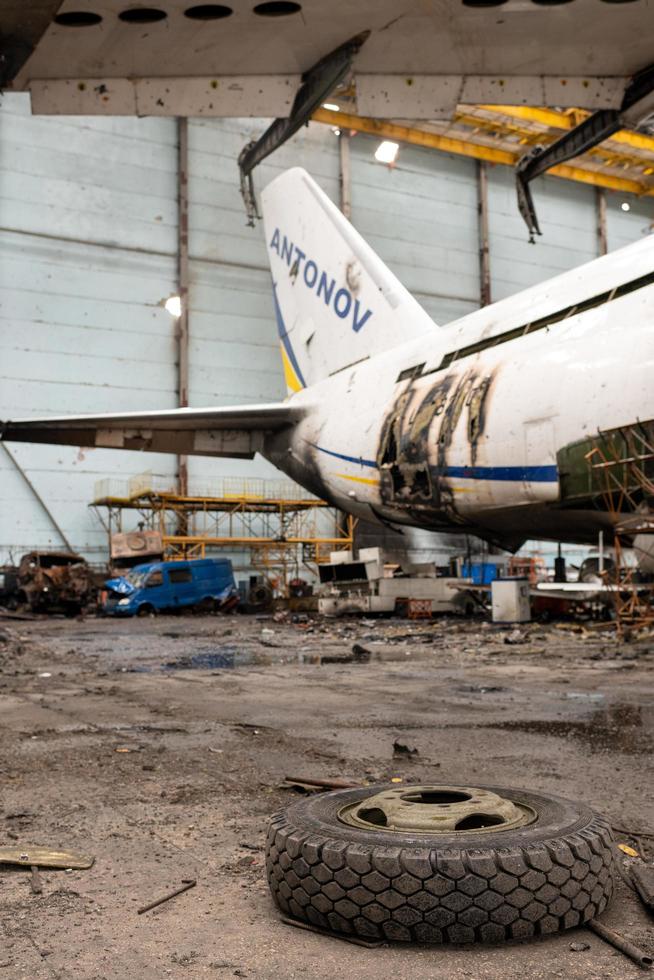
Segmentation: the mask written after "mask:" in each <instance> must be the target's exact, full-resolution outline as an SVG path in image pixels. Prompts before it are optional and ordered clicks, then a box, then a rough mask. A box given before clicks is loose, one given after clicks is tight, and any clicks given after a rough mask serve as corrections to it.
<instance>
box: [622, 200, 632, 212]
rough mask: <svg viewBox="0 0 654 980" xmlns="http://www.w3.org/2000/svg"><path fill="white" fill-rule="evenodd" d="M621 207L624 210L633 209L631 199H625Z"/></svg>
mask: <svg viewBox="0 0 654 980" xmlns="http://www.w3.org/2000/svg"><path fill="white" fill-rule="evenodd" d="M620 207H621V208H622V210H623V211H631V204H629V201H623V202H622V204H621V205H620Z"/></svg>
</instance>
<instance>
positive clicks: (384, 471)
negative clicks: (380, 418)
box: [377, 368, 497, 529]
mask: <svg viewBox="0 0 654 980" xmlns="http://www.w3.org/2000/svg"><path fill="white" fill-rule="evenodd" d="M496 374H497V370H495V371H494V372H493V374H491V375H484V374H481V373H480V372H479V371H478V370H476V369H475V368H472V369H469V370H467V371H464V372H462V373H459V374H457V373H455V372H450V373H448V374H447V375H445V376H443V377H439V378H438V380H436V381H433V380H431V381H430V379H429V377H427V378H424V377H423V378H412V379H409V380H408V382H407V384H406V387H405V388H404V389H403V390H402V391H401V392H400V393H399V395H398V396H397V398H396V399H395V401H394V403H393V405H392V406H391V409H390V411H389V412H388V414H387V415H386V417H385V419H384V422H383V424H382V429H381V437H380V440H379V447H378V451H377V465H378V467H379V473H380V498H381V504H382V507H381V508H380V511H381V513H383V514H385V515H386V516H387V517H389V518H392V517H395V519H398V517H400V516H401V517H402V519H403V521H404V522H406V521H410V522H413V521H415V522H416V523H418V524H421V525H422V526H430V527H433V528H434V529H442V528H447V527H450V528H451V527H452V525H464V524H465V525H469V524H470V519H469V517H466V518H464V517H462V516H461V515H460V514H459V513H458V511H457V506H456V500H455V493H454V491H453V489H452V487H451V486H450V485H449V483H448V481H447V476H446V473H447V466H448V452H449V449H450V447H451V445H452V441H453V438H454V434H455V432H456V430H457V428H458V426H459V424H460V423H461V422H462V420H463V424H465V426H466V431H467V439H468V444H469V448H470V465H471V466H474V465H475V464H476V462H477V459H478V448H479V443H480V441H481V440H482V439H483V435H484V429H485V424H486V419H487V414H488V406H489V401H490V394H491V389H492V385H493V381H494V378H495V375H496ZM466 409H467V412H466V411H465V410H466Z"/></svg>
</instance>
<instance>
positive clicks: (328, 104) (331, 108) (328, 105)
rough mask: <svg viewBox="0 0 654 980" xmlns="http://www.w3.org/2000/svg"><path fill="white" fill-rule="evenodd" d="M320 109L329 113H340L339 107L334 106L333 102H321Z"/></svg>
mask: <svg viewBox="0 0 654 980" xmlns="http://www.w3.org/2000/svg"><path fill="white" fill-rule="evenodd" d="M322 107H323V109H329V111H330V112H340V111H341V110H340V109H339V107H338V106H337V105H336V103H335V102H323V104H322Z"/></svg>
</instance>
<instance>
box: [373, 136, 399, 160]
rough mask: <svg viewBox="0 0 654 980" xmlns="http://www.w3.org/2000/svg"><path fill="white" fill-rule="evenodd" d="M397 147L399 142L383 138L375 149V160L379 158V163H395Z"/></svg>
mask: <svg viewBox="0 0 654 980" xmlns="http://www.w3.org/2000/svg"><path fill="white" fill-rule="evenodd" d="M399 148H400V144H399V143H392V142H391V141H390V140H383V142H381V143H380V144H379V146H378V147H377V149H376V150H375V160H379V162H380V163H395V158H396V156H397V151H398V150H399Z"/></svg>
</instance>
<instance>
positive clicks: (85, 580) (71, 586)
mask: <svg viewBox="0 0 654 980" xmlns="http://www.w3.org/2000/svg"><path fill="white" fill-rule="evenodd" d="M16 589H17V593H16V595H17V600H18V602H19V603H20V604H25V605H27V606H29V608H30V610H31V611H32V612H64V613H66V614H67V615H76V614H77V613H79V612H80V611H81V610H82V609H83V608H84V606H86V605H87V604H88V603H89V602H91V600H92V599H93V598H94V595H95V583H94V581H93V572H92V571H91V569H90V568H89V566H88V564H87V562H86V561H85V560H84V558H82V556H81V555H76V554H75V553H74V552H71V551H30V552H28V553H27V554H26V555H23V557H22V558H21V560H20V563H19V565H18V573H17V582H16Z"/></svg>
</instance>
